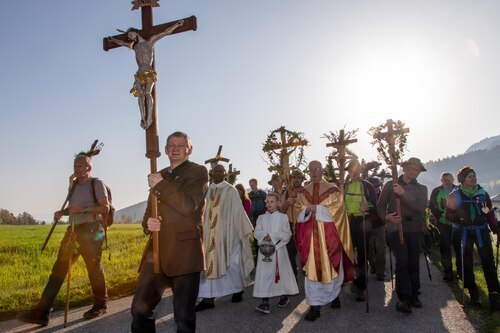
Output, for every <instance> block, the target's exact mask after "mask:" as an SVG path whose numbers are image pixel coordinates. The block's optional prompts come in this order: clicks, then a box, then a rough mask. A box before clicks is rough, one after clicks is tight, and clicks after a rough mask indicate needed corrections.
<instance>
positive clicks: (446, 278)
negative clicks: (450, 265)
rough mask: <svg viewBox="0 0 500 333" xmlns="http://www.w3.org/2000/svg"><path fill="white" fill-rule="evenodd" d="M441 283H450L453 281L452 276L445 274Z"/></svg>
mask: <svg viewBox="0 0 500 333" xmlns="http://www.w3.org/2000/svg"><path fill="white" fill-rule="evenodd" d="M443 281H445V282H451V281H453V274H452V273H449V274H445V275H444V276H443Z"/></svg>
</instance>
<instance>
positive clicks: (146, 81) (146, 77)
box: [103, 0, 197, 273]
mask: <svg viewBox="0 0 500 333" xmlns="http://www.w3.org/2000/svg"><path fill="white" fill-rule="evenodd" d="M132 5H133V7H132V10H134V9H139V8H140V9H141V17H142V29H140V30H139V29H133V28H131V29H128V30H127V31H126V32H125V31H122V30H118V31H120V32H123V33H122V34H120V35H116V36H111V37H105V38H104V39H103V48H104V50H105V51H108V50H110V49H114V48H117V47H120V46H124V47H127V48H129V49H131V50H134V52H135V59H136V61H137V65H138V70H137V72H136V74H135V80H134V85H133V87H132V89H131V91H130V92H131V93H133V94H134V96H136V97H137V98H138V101H139V109H140V112H141V127H142V128H144V129H145V130H146V157H147V158H149V160H150V165H151V173H156V172H157V164H156V159H157V158H158V157H159V156H160V150H159V143H158V119H157V116H158V110H157V103H156V87H155V83H156V81H157V75H156V71H155V59H154V45H155V43H156V42H157V41H158V40H159V39H161V38H163V37H165V36H167V35H172V34H177V33H181V32H185V31H189V30H193V31H195V30H196V28H197V26H196V17H195V16H191V17H187V18H184V19H181V20H177V21H173V22H169V23H164V24H160V25H153V9H152V7H158V6H159V5H158V0H134V1H132ZM149 200H150V206H151V217H154V218H157V217H158V207H157V201H156V199H155V197H154V196H152V195H151V196H150V198H149ZM152 239H153V260H154V272H155V273H159V272H160V260H159V253H158V232H153V233H152Z"/></svg>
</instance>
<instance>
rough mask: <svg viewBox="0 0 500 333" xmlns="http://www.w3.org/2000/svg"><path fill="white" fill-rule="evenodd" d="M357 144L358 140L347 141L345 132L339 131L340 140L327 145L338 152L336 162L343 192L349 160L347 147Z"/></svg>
mask: <svg viewBox="0 0 500 333" xmlns="http://www.w3.org/2000/svg"><path fill="white" fill-rule="evenodd" d="M355 142H358V140H357V139H349V140H346V137H345V131H344V130H343V129H341V130H340V131H339V136H338V139H337V140H335V142H330V143H327V144H326V146H327V147H333V148H335V149H336V150H337V152H336V153H335V157H334V158H335V161H336V162H337V166H338V167H339V188H340V189H341V190H342V191H343V190H344V189H343V186H342V185H343V184H344V182H345V164H346V161H347V158H348V156H347V146H348V145H350V144H352V143H355Z"/></svg>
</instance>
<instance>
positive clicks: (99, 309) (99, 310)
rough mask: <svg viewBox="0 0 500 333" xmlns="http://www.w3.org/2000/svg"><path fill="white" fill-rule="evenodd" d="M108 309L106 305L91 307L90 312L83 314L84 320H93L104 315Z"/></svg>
mask: <svg viewBox="0 0 500 333" xmlns="http://www.w3.org/2000/svg"><path fill="white" fill-rule="evenodd" d="M107 309H108V307H107V306H106V305H95V304H94V305H93V306H92V307H91V308H90V310H88V311H87V312H85V313H84V314H83V318H85V319H94V318H97V317H99V316H101V315H103V314H105V313H106V310H107Z"/></svg>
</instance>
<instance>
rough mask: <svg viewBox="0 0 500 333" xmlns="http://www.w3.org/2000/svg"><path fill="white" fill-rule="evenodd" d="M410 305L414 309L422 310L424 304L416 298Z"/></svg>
mask: <svg viewBox="0 0 500 333" xmlns="http://www.w3.org/2000/svg"><path fill="white" fill-rule="evenodd" d="M410 305H411V306H412V307H413V308H421V307H422V302H421V301H420V300H419V299H418V297H416V298H413V299H412V300H411V301H410Z"/></svg>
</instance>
